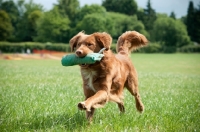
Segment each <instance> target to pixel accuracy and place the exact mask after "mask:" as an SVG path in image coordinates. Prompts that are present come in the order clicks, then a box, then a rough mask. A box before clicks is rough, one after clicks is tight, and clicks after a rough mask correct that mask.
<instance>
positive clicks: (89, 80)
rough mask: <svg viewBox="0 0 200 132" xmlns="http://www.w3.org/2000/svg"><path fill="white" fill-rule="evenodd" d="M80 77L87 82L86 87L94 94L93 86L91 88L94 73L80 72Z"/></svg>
mask: <svg viewBox="0 0 200 132" xmlns="http://www.w3.org/2000/svg"><path fill="white" fill-rule="evenodd" d="M82 76H83V78H84V80H86V81H87V82H86V83H87V86H88V88H89V89H91V90H92V91H94V92H96V90H95V88H94V86H93V79H94V77H95V76H96V72H95V71H90V70H82Z"/></svg>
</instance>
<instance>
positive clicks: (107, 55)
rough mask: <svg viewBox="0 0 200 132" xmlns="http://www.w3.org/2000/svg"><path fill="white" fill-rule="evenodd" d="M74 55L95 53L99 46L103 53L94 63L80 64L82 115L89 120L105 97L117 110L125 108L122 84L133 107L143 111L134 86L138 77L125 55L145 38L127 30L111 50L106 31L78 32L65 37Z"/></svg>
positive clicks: (142, 44) (80, 107)
mask: <svg viewBox="0 0 200 132" xmlns="http://www.w3.org/2000/svg"><path fill="white" fill-rule="evenodd" d="M69 43H70V47H71V50H72V51H75V54H76V56H77V57H84V56H86V55H87V54H89V53H98V52H99V51H100V50H101V49H102V48H105V50H104V51H103V54H104V57H103V58H102V60H101V61H100V62H95V63H94V64H81V65H80V70H81V75H82V80H83V91H84V95H85V101H83V102H80V103H78V108H79V109H80V110H85V111H86V118H87V119H88V120H89V121H90V122H91V121H92V118H93V115H94V112H95V109H96V108H100V107H103V106H104V105H105V104H106V103H107V102H108V101H112V102H116V103H117V104H118V108H119V110H120V112H122V113H123V112H125V108H124V103H123V90H124V88H125V87H126V88H127V89H128V91H129V92H130V93H131V94H132V95H133V96H134V98H135V103H136V108H137V110H138V111H139V112H143V111H144V105H143V103H142V101H141V98H140V94H139V90H138V77H137V72H136V69H135V68H134V66H133V64H132V63H131V60H130V58H129V55H130V53H131V51H132V50H135V49H137V48H140V47H142V46H145V45H147V43H148V40H147V38H146V37H145V36H144V35H142V34H140V33H139V32H136V31H127V32H125V33H123V34H122V35H121V36H120V37H119V38H118V40H117V44H116V51H117V54H114V53H113V52H112V51H111V49H110V46H111V43H112V38H111V36H110V35H109V34H108V33H106V32H96V33H93V34H90V35H87V34H85V33H84V32H79V33H78V34H77V35H75V36H74V37H72V38H71V40H70V41H69Z"/></svg>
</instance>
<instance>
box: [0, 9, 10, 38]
mask: <svg viewBox="0 0 200 132" xmlns="http://www.w3.org/2000/svg"><path fill="white" fill-rule="evenodd" d="M12 31H13V27H12V24H11V21H10V18H9V16H8V14H7V13H6V12H5V11H3V10H0V41H2V40H7V39H8V38H9V37H10V35H11V34H12Z"/></svg>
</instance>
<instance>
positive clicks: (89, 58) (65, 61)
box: [61, 53, 104, 66]
mask: <svg viewBox="0 0 200 132" xmlns="http://www.w3.org/2000/svg"><path fill="white" fill-rule="evenodd" d="M103 56H104V55H103V54H100V53H90V54H87V55H86V56H85V57H83V58H80V57H77V56H76V55H75V54H69V55H65V56H63V57H62V59H61V63H62V65H63V66H73V65H79V64H94V63H95V62H96V61H100V60H101V59H102V57H103Z"/></svg>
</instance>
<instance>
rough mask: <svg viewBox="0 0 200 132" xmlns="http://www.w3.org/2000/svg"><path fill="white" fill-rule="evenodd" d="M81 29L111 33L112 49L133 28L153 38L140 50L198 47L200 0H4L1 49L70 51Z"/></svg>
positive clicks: (194, 49) (1, 5)
mask: <svg viewBox="0 0 200 132" xmlns="http://www.w3.org/2000/svg"><path fill="white" fill-rule="evenodd" d="M83 30H84V31H85V33H86V34H91V33H94V32H108V33H109V34H111V36H112V37H113V45H112V47H111V49H112V50H113V51H115V44H116V41H117V39H118V37H119V36H120V35H121V34H122V33H124V32H125V31H128V30H135V31H138V32H140V33H142V34H144V35H145V36H146V37H147V38H148V40H149V41H150V43H149V46H148V47H145V48H142V49H141V50H138V51H137V52H142V53H144V52H145V53H174V52H200V46H199V43H200V1H198V0H191V1H189V0H184V1H181V0H177V1H173V0H168V1H164V0H95V1H92V0H43V1H41V0H0V53H12V52H15V53H25V52H28V53H33V52H38V50H52V51H62V52H70V48H69V45H68V42H69V40H70V38H72V37H73V36H74V35H75V34H77V33H78V32H80V31H83Z"/></svg>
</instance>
